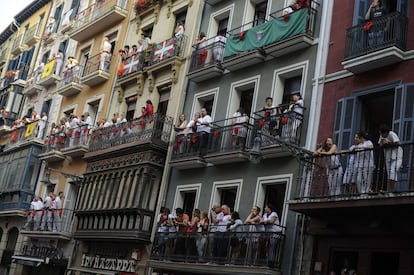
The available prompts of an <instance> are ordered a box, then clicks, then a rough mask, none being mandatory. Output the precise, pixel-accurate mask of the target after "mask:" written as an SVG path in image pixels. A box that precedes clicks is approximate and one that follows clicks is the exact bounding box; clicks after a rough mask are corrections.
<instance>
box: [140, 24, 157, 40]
mask: <svg viewBox="0 0 414 275" xmlns="http://www.w3.org/2000/svg"><path fill="white" fill-rule="evenodd" d="M153 29H154V26H149V27H145V28H143V29H142V32H143V33H144V34H145V37H148V38H149V39H151V37H152V31H153Z"/></svg>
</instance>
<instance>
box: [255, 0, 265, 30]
mask: <svg viewBox="0 0 414 275" xmlns="http://www.w3.org/2000/svg"><path fill="white" fill-rule="evenodd" d="M266 10H267V1H264V2H261V3H258V4H256V6H255V9H254V20H253V26H258V25H260V24H263V23H264V22H265V21H266Z"/></svg>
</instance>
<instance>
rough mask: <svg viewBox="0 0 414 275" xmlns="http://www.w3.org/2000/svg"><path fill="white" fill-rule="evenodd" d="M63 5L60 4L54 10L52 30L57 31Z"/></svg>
mask: <svg viewBox="0 0 414 275" xmlns="http://www.w3.org/2000/svg"><path fill="white" fill-rule="evenodd" d="M62 12H63V5H60V6H58V7H57V8H56V10H55V16H54V18H55V25H54V26H53V32H57V30H58V27H59V25H60V20H61V19H62Z"/></svg>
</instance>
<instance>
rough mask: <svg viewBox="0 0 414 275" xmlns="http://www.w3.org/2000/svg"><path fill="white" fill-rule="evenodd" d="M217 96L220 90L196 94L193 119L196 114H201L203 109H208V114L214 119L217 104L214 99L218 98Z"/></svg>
mask: <svg viewBox="0 0 414 275" xmlns="http://www.w3.org/2000/svg"><path fill="white" fill-rule="evenodd" d="M217 94H218V90H210V91H206V92H201V93H197V94H195V95H194V101H193V111H192V115H191V117H193V116H194V114H195V113H196V112H200V111H201V108H206V110H207V114H209V115H210V116H211V117H212V118H213V119H214V112H215V109H216V104H217V103H216V101H215V100H214V99H215V98H216V96H217Z"/></svg>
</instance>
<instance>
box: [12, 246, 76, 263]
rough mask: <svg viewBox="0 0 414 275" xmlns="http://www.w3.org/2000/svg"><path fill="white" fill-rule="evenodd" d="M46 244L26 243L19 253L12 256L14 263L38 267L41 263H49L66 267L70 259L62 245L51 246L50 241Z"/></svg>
mask: <svg viewBox="0 0 414 275" xmlns="http://www.w3.org/2000/svg"><path fill="white" fill-rule="evenodd" d="M33 242H35V243H37V242H38V241H37V240H32V243H33ZM44 245H45V246H37V245H35V244H33V245H31V246H29V245H24V246H23V249H22V250H21V251H20V252H19V253H17V254H16V255H13V256H12V257H11V258H12V261H13V263H17V264H24V265H29V266H34V267H38V266H40V265H41V264H49V265H52V266H55V267H62V266H63V267H66V266H67V265H68V261H69V259H68V257H65V256H64V253H63V249H62V248H61V247H51V246H50V243H44ZM46 245H48V246H46Z"/></svg>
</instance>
